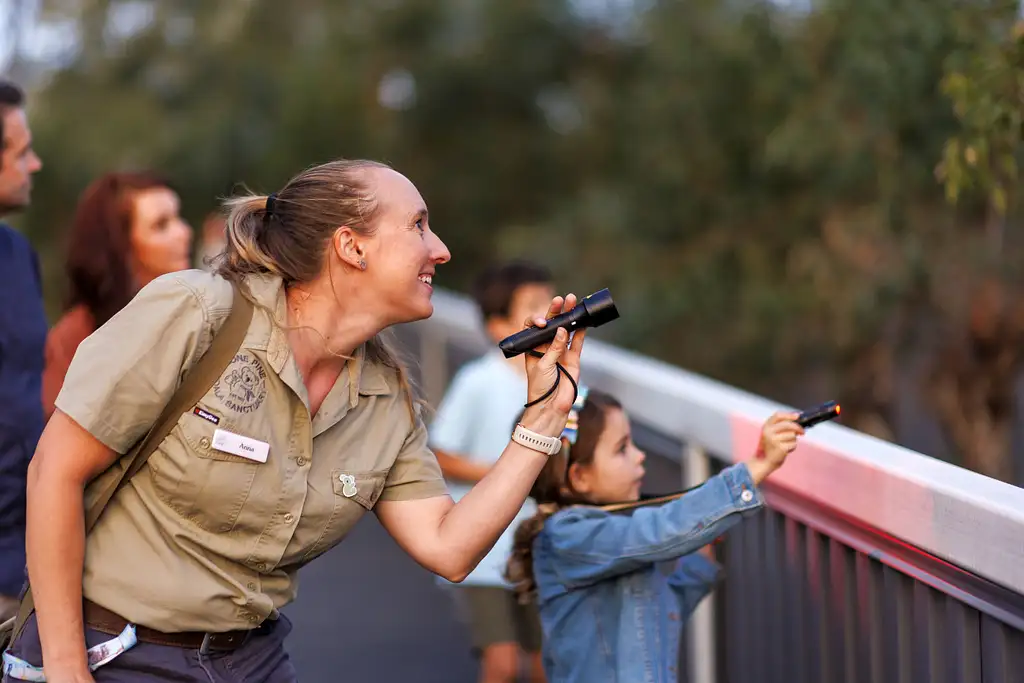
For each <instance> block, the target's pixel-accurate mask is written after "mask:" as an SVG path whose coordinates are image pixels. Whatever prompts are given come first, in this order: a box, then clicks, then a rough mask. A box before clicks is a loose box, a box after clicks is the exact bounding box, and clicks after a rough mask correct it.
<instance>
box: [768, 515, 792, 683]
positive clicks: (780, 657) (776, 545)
mask: <svg viewBox="0 0 1024 683" xmlns="http://www.w3.org/2000/svg"><path fill="white" fill-rule="evenodd" d="M782 524H783V519H782V515H779V514H778V513H776V512H774V511H772V510H766V511H765V512H764V537H763V545H764V555H763V557H764V587H765V590H764V592H765V610H764V617H763V619H762V624H763V625H764V626H766V627H767V628H766V630H765V632H764V635H765V640H766V641H767V655H768V656H767V661H766V663H765V664H766V667H765V673H766V675H765V677H764V680H765V683H775V682H778V683H786V677H785V675H784V672H785V670H786V669H785V663H784V662H785V632H786V630H787V629H788V628H789V624H787V623H786V618H785V614H786V610H785V602H784V600H785V597H784V593H783V590H782V588H783V583H782V577H783V569H782V563H783V556H784V553H785V539H784V538H783V532H782Z"/></svg>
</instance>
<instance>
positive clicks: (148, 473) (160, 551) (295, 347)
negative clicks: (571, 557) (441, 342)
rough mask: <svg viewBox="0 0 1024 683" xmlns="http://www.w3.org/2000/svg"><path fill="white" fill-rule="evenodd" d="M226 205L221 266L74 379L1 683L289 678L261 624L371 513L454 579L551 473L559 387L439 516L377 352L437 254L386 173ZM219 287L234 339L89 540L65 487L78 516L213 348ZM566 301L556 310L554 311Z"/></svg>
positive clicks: (442, 254) (46, 458)
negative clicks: (241, 326) (244, 322)
mask: <svg viewBox="0 0 1024 683" xmlns="http://www.w3.org/2000/svg"><path fill="white" fill-rule="evenodd" d="M229 206H230V209H231V211H230V215H229V218H228V224H227V237H228V246H227V248H226V251H225V255H224V257H223V260H222V262H221V263H220V265H219V269H218V272H217V273H215V274H208V273H204V272H201V271H186V272H182V273H175V274H170V275H167V276H163V277H161V278H158V279H157V280H155V281H154V282H152V283H151V284H149V285H148V286H146V287H145V288H144V289H143V290H142V291H141V293H140V294H139V295H138V296H137V297H136V298H135V299H134V300H133V301H132V302H131V303H130V304H129V305H128V306H127V307H126V308H124V309H123V310H122V311H121V312H119V313H118V314H117V315H116V316H114V318H112V319H111V320H110V321H109V322H108V323H107V324H105V325H104V326H103V327H101V328H100V329H99V330H98V331H97V332H96V333H95V334H93V335H92V336H90V337H89V338H88V339H87V340H86V341H85V342H83V343H82V345H81V347H80V349H79V351H78V353H77V355H76V356H75V359H74V361H73V363H72V364H71V368H70V371H69V372H68V375H67V379H66V381H65V383H64V387H63V389H62V391H61V393H60V395H59V396H58V398H57V401H56V407H57V411H56V412H55V414H54V417H53V419H51V421H50V422H49V424H48V425H47V427H46V430H45V432H44V434H43V436H42V438H41V440H40V443H39V447H38V450H37V451H36V454H35V457H34V459H33V461H32V465H31V468H30V472H29V483H28V501H29V502H28V571H29V579H30V582H31V586H32V590H33V592H34V595H35V604H36V612H35V614H34V615H33V617H31V618H30V619H29V620H28V621H27V622H26V626H25V628H24V629H23V631H22V632H21V635H20V636H19V637H18V638H17V640H16V641H15V642H14V643H13V645H12V647H11V649H10V651H9V652H8V653H7V657H6V664H5V665H6V666H7V667H8V668H7V671H8V673H7V674H6V677H5V678H4V680H5V681H6V680H41V678H40V677H41V676H42V675H43V672H42V671H39V669H38V667H40V666H41V665H43V664H44V663H45V666H44V669H45V677H46V680H48V681H50V683H66V682H76V683H77V682H80V681H92V680H95V681H98V682H101V683H102V682H103V681H111V682H115V681H116V682H121V681H125V682H127V681H159V680H174V681H206V682H207V683H220V682H221V681H232V682H234V681H247V682H252V681H268V682H272V683H282V682H285V681H293V680H295V673H294V670H293V669H292V666H291V664H290V662H289V661H288V657H287V655H286V654H285V651H284V649H283V647H282V641H283V638H284V636H285V634H286V633H287V631H288V624H287V620H286V619H285V618H284V617H283V616H282V615H281V614H280V612H279V610H280V609H281V607H282V606H284V605H286V604H287V603H288V602H289V601H290V600H292V598H293V597H294V595H295V589H296V586H295V582H296V572H297V571H298V569H299V568H300V567H302V566H303V565H304V564H305V563H307V562H309V561H310V560H312V559H313V558H315V557H317V556H318V555H320V554H321V553H323V552H325V551H326V550H328V549H330V548H331V547H333V546H334V545H336V544H337V543H339V542H340V541H341V540H342V539H343V538H344V537H345V536H346V534H347V533H348V532H349V531H350V530H351V528H352V526H353V525H354V524H355V523H356V521H358V520H359V519H360V518H361V517H362V515H363V514H364V513H365V512H367V511H368V510H373V511H374V512H375V513H376V514H377V515H378V517H379V519H380V521H381V523H382V525H383V526H384V528H386V529H387V531H388V532H389V533H390V534H391V535H392V536H393V537H394V538H395V540H396V541H397V542H398V544H399V545H400V546H401V547H402V548H404V549H405V550H406V552H408V553H409V554H410V555H411V556H412V557H413V558H414V559H416V560H417V561H418V562H419V563H420V564H421V565H423V566H424V567H426V568H428V569H429V570H431V571H433V572H435V573H437V574H439V575H440V576H443V577H445V578H447V579H449V580H453V581H459V580H461V579H462V578H463V577H465V576H466V574H467V573H469V572H470V571H471V570H472V569H473V567H474V566H475V565H476V563H477V562H478V561H479V559H480V558H481V557H483V556H484V555H485V554H486V552H487V550H488V549H489V548H490V547H491V545H492V544H493V543H494V542H495V541H496V539H497V538H498V536H499V535H500V534H501V532H502V530H503V529H505V527H506V526H507V525H508V524H509V523H510V522H511V521H512V519H513V518H514V517H515V514H516V512H517V511H518V510H519V509H520V507H521V506H522V505H523V503H524V501H525V499H526V497H527V495H528V494H529V491H530V486H531V485H532V483H533V481H534V480H535V479H536V477H537V475H538V474H539V473H540V471H541V468H542V467H543V465H544V463H545V461H546V459H547V454H546V450H545V446H544V445H542V444H543V443H544V442H548V443H552V442H551V439H552V438H553V439H555V440H556V441H557V437H558V435H559V434H560V433H561V431H562V428H563V427H564V425H565V422H566V417H567V415H568V411H569V408H570V406H571V404H572V400H573V387H572V383H571V382H566V381H563V382H560V383H559V386H558V387H557V390H556V391H554V392H553V393H552V394H551V395H550V396H549V397H548V398H546V399H543V400H541V401H540V402H538V403H537V404H536V405H534V406H532V407H530V408H528V409H527V410H526V413H525V415H524V417H523V419H522V425H523V427H524V428H525V430H526V431H521V433H520V434H519V435H518V436H517V437H514V438H513V440H512V441H510V443H509V445H508V447H507V448H506V450H505V452H504V454H503V455H502V457H501V460H500V461H499V462H498V463H497V465H496V466H495V467H494V468H493V469H492V470H491V472H490V473H489V474H488V475H487V476H486V477H484V479H483V480H481V481H480V482H479V483H478V484H477V485H476V486H475V488H474V489H473V490H472V491H471V492H470V493H469V494H467V495H466V496H465V497H464V498H463V499H462V500H460V502H459V503H458V504H454V503H453V502H452V500H451V498H449V497H448V495H447V492H446V488H445V485H444V482H443V478H442V475H441V472H440V470H439V467H438V465H437V462H436V459H435V458H434V456H433V454H432V453H431V452H430V450H429V449H428V447H427V445H426V439H427V432H426V428H425V426H424V423H423V422H422V420H421V418H420V416H419V412H418V410H416V409H414V405H413V403H412V398H411V394H410V391H409V387H408V383H407V381H406V376H405V373H404V371H403V370H402V368H401V366H400V364H399V363H398V362H396V360H395V357H394V355H393V354H392V353H391V351H390V350H389V348H388V346H387V345H386V344H385V343H384V342H383V341H382V339H381V338H380V336H379V333H380V332H381V331H382V330H384V329H385V328H387V327H389V326H391V325H394V324H396V323H402V322H408V321H413V320H418V319H422V318H425V317H428V316H429V315H430V314H431V312H432V305H431V302H430V298H431V289H432V286H431V280H432V276H433V275H434V270H435V268H436V266H438V265H439V264H443V263H445V262H447V261H448V260H449V258H450V255H449V253H448V250H447V248H446V247H445V246H444V244H443V243H442V242H441V240H440V239H438V237H437V236H436V235H434V234H433V232H431V230H430V227H429V224H428V220H427V209H426V206H425V205H424V203H423V199H422V198H421V197H420V194H419V192H418V191H417V190H416V188H415V187H414V186H413V184H412V183H410V182H409V181H408V180H407V179H406V178H405V177H404V176H402V175H400V174H398V173H396V172H395V171H393V170H391V169H390V168H388V167H387V166H384V165H381V164H377V163H373V162H362V161H356V162H353V161H338V162H333V163H329V164H325V165H323V166H319V167H315V168H312V169H310V170H308V171H305V172H303V173H301V174H300V175H298V176H297V177H295V178H294V179H293V180H292V181H291V182H289V183H288V184H287V185H286V186H285V187H284V188H283V189H282V190H281V191H280V192H279V193H277V194H276V195H271V197H269V198H268V197H247V198H242V199H236V200H232V201H231V202H229ZM231 281H236V282H242V283H243V284H244V285H245V287H246V289H247V290H248V293H249V295H250V297H251V300H252V301H253V302H254V304H255V310H254V314H253V317H252V322H251V324H250V326H249V329H248V332H247V333H246V335H245V341H244V342H243V343H242V345H241V347H240V348H239V350H238V352H237V354H236V355H235V356H234V359H233V360H232V361H231V363H230V364H229V365H228V367H227V369H226V370H225V371H224V372H223V373H222V374H221V375H220V378H219V379H218V380H217V381H216V383H214V384H213V387H212V389H210V391H208V392H207V393H206V395H205V397H204V398H203V399H202V400H201V401H200V402H199V403H198V404H197V405H195V406H194V408H193V409H191V410H189V411H187V412H185V413H184V414H183V415H182V416H181V417H180V419H179V420H178V421H177V423H176V425H175V426H174V428H173V430H172V431H171V432H170V434H169V436H168V437H167V438H166V439H164V440H163V442H162V443H161V445H160V446H159V448H158V449H157V450H156V451H155V452H154V453H153V455H152V457H151V458H150V459H149V460H148V462H147V464H146V465H145V466H144V467H143V468H142V469H141V471H139V472H138V474H136V475H135V476H134V477H132V478H131V479H130V480H129V481H128V483H127V485H126V486H124V487H123V488H122V489H120V491H119V492H118V493H117V495H116V496H115V497H114V498H113V499H112V500H111V502H110V504H109V505H108V506H107V508H106V510H105V512H104V513H103V515H102V516H101V517H100V518H99V521H98V523H97V524H96V525H95V527H93V529H92V531H91V532H90V533H89V534H88V536H86V535H85V534H84V533H83V490H84V494H85V496H84V499H85V500H88V499H89V496H90V493H91V491H92V490H93V487H95V486H99V485H100V484H101V483H102V481H103V480H104V478H105V477H108V476H114V475H113V474H112V472H113V471H114V470H117V469H118V468H111V469H108V468H110V466H111V465H112V464H113V463H115V462H117V460H118V458H119V454H124V453H126V452H127V451H128V450H129V449H130V448H131V447H132V446H133V444H135V443H136V442H137V441H139V439H140V438H141V437H143V436H144V435H145V433H146V432H147V430H148V429H149V428H150V427H151V426H152V425H153V423H154V421H155V420H156V418H157V416H158V414H159V413H160V412H161V410H162V409H163V408H164V406H165V404H167V402H168V401H169V399H170V397H171V396H172V394H173V393H174V391H175V389H176V387H177V385H178V384H179V383H180V382H181V380H182V378H183V377H184V376H185V374H186V373H187V371H188V370H189V369H190V368H191V367H192V366H193V364H194V363H195V362H196V360H197V358H198V357H200V356H201V355H202V354H203V353H204V351H205V350H206V349H207V348H209V346H210V344H211V340H212V339H213V337H214V335H215V334H216V332H217V330H218V329H219V327H220V325H222V324H223V322H224V319H225V318H226V317H227V315H228V312H229V310H230V309H231V307H232V292H233V290H232V286H231ZM573 305H575V297H573V296H572V295H569V296H567V297H565V299H564V300H563V299H562V298H561V297H556V298H555V299H554V300H553V301H552V306H551V310H550V313H549V317H550V316H551V315H555V314H557V313H559V312H561V311H562V310H567V309H568V308H570V307H572V306H573ZM535 324H539V325H543V324H544V320H538V321H535ZM581 347H582V334H581V333H576V336H575V337H574V340H573V343H572V345H571V348H569V344H568V339H567V335H566V334H565V331H564V330H560V331H559V334H558V336H557V337H556V339H555V341H554V342H553V343H552V344H551V345H550V347H549V348H548V349H547V350H546V351H545V354H544V357H543V358H540V359H537V358H530V359H529V362H528V364H529V397H530V399H531V400H532V399H539V398H541V397H543V396H544V395H545V394H546V393H548V390H549V389H550V388H551V387H552V385H553V384H554V383H555V380H556V378H557V373H558V367H557V365H556V363H561V365H562V366H563V367H564V368H565V369H566V370H567V371H568V373H569V374H570V375H571V376H572V377H573V379H576V378H577V377H578V375H579V355H580V350H581ZM524 435H525V436H524ZM531 440H532V441H533V443H532V444H531V443H530V442H531ZM523 444H529V445H523ZM115 474H116V473H115ZM368 561H370V560H369V558H368ZM83 570H84V571H83ZM83 578H84V581H83ZM37 619H38V621H37ZM133 625H134V627H135V629H134V635H133V634H132V629H131V627H132V626H133ZM119 635H120V638H119V639H118V638H117V637H118V636H119ZM133 641H137V642H134V643H133ZM87 648H91V651H90V654H89V656H87ZM100 650H102V651H100ZM97 661H103V662H104V663H103V664H102V665H100V666H96V662H97ZM12 663H13V664H12ZM90 664H91V665H92V666H90ZM90 668H91V669H92V671H90Z"/></svg>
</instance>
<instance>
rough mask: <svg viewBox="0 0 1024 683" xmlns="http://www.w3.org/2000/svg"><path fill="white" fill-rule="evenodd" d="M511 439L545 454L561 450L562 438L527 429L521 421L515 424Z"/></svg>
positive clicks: (552, 453)
mask: <svg viewBox="0 0 1024 683" xmlns="http://www.w3.org/2000/svg"><path fill="white" fill-rule="evenodd" d="M512 440H513V441H515V442H516V443H517V444H520V445H521V446H526V447H527V448H530V449H532V450H535V451H540V452H541V453H544V454H545V455H554V454H555V453H558V452H559V451H560V450H562V439H561V438H560V437H557V436H544V435H543V434H538V433H537V432H535V431H533V430H532V429H527V428H526V427H524V426H523V425H522V424H521V423H520V424H517V425H516V428H515V429H514V430H513V431H512Z"/></svg>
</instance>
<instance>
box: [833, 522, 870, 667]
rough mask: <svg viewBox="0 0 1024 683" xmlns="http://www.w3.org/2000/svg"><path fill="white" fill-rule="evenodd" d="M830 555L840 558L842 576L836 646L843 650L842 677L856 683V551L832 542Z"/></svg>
mask: <svg viewBox="0 0 1024 683" xmlns="http://www.w3.org/2000/svg"><path fill="white" fill-rule="evenodd" d="M832 557H833V559H834V560H835V559H838V560H840V562H839V563H838V564H839V567H840V571H841V573H842V576H843V591H842V596H843V600H842V604H843V620H842V621H841V622H840V628H841V630H840V632H839V634H838V635H839V639H838V640H839V643H837V646H838V647H841V648H842V652H843V665H844V666H843V678H842V680H843V681H845V682H846V683H857V672H858V670H859V669H860V668H861V667H862V666H863V663H862V662H861V661H860V660H859V657H858V653H857V625H858V619H857V567H856V553H854V552H853V551H852V550H851V549H850V548H848V547H846V546H845V545H842V544H840V543H838V542H837V541H833V542H832Z"/></svg>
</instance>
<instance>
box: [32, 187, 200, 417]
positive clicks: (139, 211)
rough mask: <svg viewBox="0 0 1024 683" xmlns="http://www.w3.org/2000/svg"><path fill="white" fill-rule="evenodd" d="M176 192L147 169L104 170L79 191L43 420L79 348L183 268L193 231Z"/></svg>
mask: <svg viewBox="0 0 1024 683" xmlns="http://www.w3.org/2000/svg"><path fill="white" fill-rule="evenodd" d="M179 208H180V205H179V200H178V195H177V193H176V192H175V191H174V190H172V189H171V187H170V185H169V183H168V182H167V181H166V180H165V179H163V178H161V177H160V176H158V175H157V174H155V173H152V172H149V171H140V172H128V173H107V174H105V175H103V176H101V177H99V178H97V179H96V180H95V181H93V182H92V183H91V184H90V185H89V186H88V187H87V188H86V189H85V191H84V192H83V193H82V196H81V198H80V199H79V201H78V206H77V208H76V210H75V218H74V222H73V223H72V226H71V233H70V235H69V238H68V245H67V260H66V263H65V272H66V275H67V278H68V283H69V287H70V291H69V293H68V297H67V303H66V305H65V312H64V315H63V316H62V317H61V318H60V320H58V321H57V323H56V325H54V327H53V329H52V330H51V331H50V334H49V337H48V338H47V340H46V369H45V372H44V373H43V409H44V412H45V415H46V419H49V417H50V415H52V414H53V403H54V401H55V400H56V398H57V394H59V393H60V389H61V386H62V385H63V384H64V376H65V375H66V374H67V371H68V367H69V366H70V365H71V360H72V358H74V356H75V351H77V350H78V345H79V344H81V343H82V341H83V340H84V339H85V338H86V337H88V336H89V335H90V334H92V333H93V332H94V331H95V330H96V329H97V328H99V327H101V326H102V325H103V324H104V323H105V322H107V321H108V320H109V319H110V318H111V317H112V316H113V315H114V314H115V313H117V312H118V311H120V310H121V309H122V308H124V307H125V305H126V304H127V303H128V302H129V301H131V300H132V298H133V297H134V296H135V294H136V293H138V291H139V290H140V289H141V288H142V287H144V286H145V285H147V284H148V283H149V282H151V281H152V280H153V279H155V278H157V277H159V276H161V275H165V274H167V273H172V272H175V271H178V270H185V269H187V268H189V267H190V265H191V262H190V257H191V248H192V229H191V228H190V227H189V226H188V224H186V223H185V221H184V220H182V218H181V214H180V213H179Z"/></svg>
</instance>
